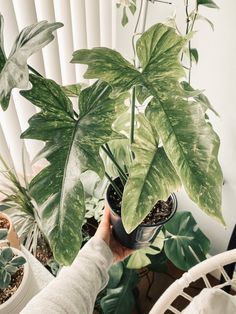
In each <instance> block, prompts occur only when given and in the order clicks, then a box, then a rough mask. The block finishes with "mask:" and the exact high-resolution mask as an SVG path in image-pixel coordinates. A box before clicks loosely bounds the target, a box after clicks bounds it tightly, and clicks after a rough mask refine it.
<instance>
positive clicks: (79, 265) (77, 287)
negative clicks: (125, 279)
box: [21, 237, 113, 314]
mask: <svg viewBox="0 0 236 314" xmlns="http://www.w3.org/2000/svg"><path fill="white" fill-rule="evenodd" d="M112 260H113V254H112V252H111V250H110V248H109V247H108V246H107V244H106V243H105V242H104V241H103V240H101V239H98V238H96V237H93V238H92V239H90V240H89V241H88V242H87V243H86V245H85V246H84V247H83V248H82V249H81V250H80V252H79V254H78V256H77V257H76V259H75V260H74V262H73V264H72V265H71V266H69V267H64V268H63V269H62V270H61V272H60V274H59V275H58V276H57V278H55V279H54V280H53V281H52V282H51V283H50V284H49V285H48V286H47V287H45V288H44V289H43V290H42V291H41V292H40V293H39V294H37V295H36V296H35V297H34V298H33V299H32V300H31V301H30V302H29V303H28V304H27V306H26V307H25V308H24V309H23V310H22V312H21V314H39V313H47V314H65V313H70V314H90V313H92V312H93V307H94V303H95V300H96V296H97V294H98V293H99V291H101V290H102V289H103V288H104V287H105V286H106V284H107V282H108V270H109V268H110V266H111V264H112Z"/></svg>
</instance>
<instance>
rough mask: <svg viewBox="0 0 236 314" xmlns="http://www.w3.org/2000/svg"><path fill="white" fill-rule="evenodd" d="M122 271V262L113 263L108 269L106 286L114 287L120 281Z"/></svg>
mask: <svg viewBox="0 0 236 314" xmlns="http://www.w3.org/2000/svg"><path fill="white" fill-rule="evenodd" d="M123 273H124V266H123V263H122V262H120V263H116V264H113V265H112V266H111V268H110V270H109V282H108V284H107V288H109V289H113V288H116V287H117V286H118V284H119V283H120V281H121V278H122V275H123Z"/></svg>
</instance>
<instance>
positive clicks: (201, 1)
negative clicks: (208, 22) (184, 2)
mask: <svg viewBox="0 0 236 314" xmlns="http://www.w3.org/2000/svg"><path fill="white" fill-rule="evenodd" d="M199 5H203V6H205V7H208V8H213V9H219V7H218V5H216V3H215V2H214V1H212V0H197V6H199Z"/></svg>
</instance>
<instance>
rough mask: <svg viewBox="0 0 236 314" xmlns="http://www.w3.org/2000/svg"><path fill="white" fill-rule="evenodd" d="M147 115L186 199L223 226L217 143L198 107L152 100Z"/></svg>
mask: <svg viewBox="0 0 236 314" xmlns="http://www.w3.org/2000/svg"><path fill="white" fill-rule="evenodd" d="M147 115H148V116H149V117H150V120H151V121H152V122H153V124H154V123H155V124H156V125H158V133H159V135H160V137H161V140H162V143H163V146H164V149H165V152H166V154H167V156H168V158H169V159H170V160H171V162H172V164H173V166H174V168H175V170H176V172H177V173H178V175H179V177H180V178H181V181H182V183H183V185H184V187H185V190H186V192H187V193H188V195H189V197H190V198H191V199H192V200H193V201H194V202H195V203H196V204H198V205H199V207H200V208H201V209H202V210H204V211H205V212H206V213H207V214H208V215H210V216H212V217H217V218H218V219H219V220H220V221H221V222H222V223H224V220H223V217H222V215H221V190H222V183H223V176H222V172H221V168H220V165H219V162H218V159H217V155H218V150H219V145H220V141H219V138H218V136H217V134H216V133H215V132H214V131H213V129H212V127H211V125H210V124H209V123H207V122H206V121H205V111H204V110H203V108H202V105H201V104H199V103H197V102H193V101H192V102H190V101H185V100H183V99H180V98H176V99H169V100H166V101H156V100H153V101H152V102H151V103H150V104H149V106H148V108H147Z"/></svg>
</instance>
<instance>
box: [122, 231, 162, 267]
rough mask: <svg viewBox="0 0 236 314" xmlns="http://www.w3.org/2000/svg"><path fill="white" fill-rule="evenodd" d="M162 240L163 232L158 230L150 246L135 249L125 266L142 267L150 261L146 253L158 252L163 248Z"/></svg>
mask: <svg viewBox="0 0 236 314" xmlns="http://www.w3.org/2000/svg"><path fill="white" fill-rule="evenodd" d="M164 240H165V237H164V234H163V232H162V231H160V232H159V233H158V235H157V237H156V239H155V241H154V242H153V243H152V246H150V247H146V248H142V249H140V250H137V251H135V252H134V253H133V254H132V255H131V256H130V258H129V261H128V264H127V268H131V269H140V268H142V267H145V266H147V265H149V264H150V263H151V261H150V259H149V257H148V256H147V254H148V255H156V254H159V253H160V251H161V250H162V248H163V245H164Z"/></svg>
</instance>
